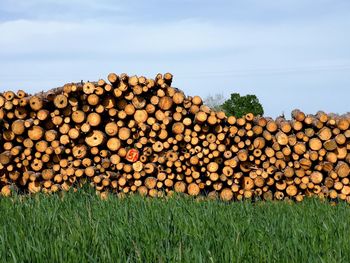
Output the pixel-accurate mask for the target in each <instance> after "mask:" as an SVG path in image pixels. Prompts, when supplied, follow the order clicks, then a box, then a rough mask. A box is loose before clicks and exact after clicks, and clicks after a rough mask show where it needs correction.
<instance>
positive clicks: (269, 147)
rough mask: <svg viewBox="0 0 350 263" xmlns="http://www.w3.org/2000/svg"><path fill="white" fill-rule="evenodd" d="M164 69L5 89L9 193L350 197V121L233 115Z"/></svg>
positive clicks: (2, 165) (0, 158)
mask: <svg viewBox="0 0 350 263" xmlns="http://www.w3.org/2000/svg"><path fill="white" fill-rule="evenodd" d="M172 78H173V76H172V75H171V74H170V73H166V74H164V75H162V74H158V75H157V76H156V77H155V78H154V79H147V78H146V77H143V76H140V77H138V76H128V75H126V74H121V75H117V74H114V73H111V74H109V75H108V78H107V79H108V80H106V81H105V80H99V81H97V82H86V83H71V84H66V85H65V86H63V87H61V88H57V89H54V90H51V91H48V92H45V93H39V94H35V95H32V96H30V95H28V94H26V93H25V92H24V91H22V90H20V91H18V92H17V93H15V92H12V91H7V92H4V93H2V94H1V95H0V122H1V130H0V138H1V143H0V189H1V195H3V196H9V195H11V193H12V192H13V191H17V192H19V193H37V192H45V193H52V192H57V191H68V190H69V189H77V188H78V187H81V186H82V185H84V184H91V185H92V186H93V187H95V189H96V191H97V193H98V194H99V195H101V197H106V196H107V195H108V193H117V194H118V195H125V194H128V193H138V194H141V195H145V196H146V195H147V196H151V197H160V196H163V195H172V194H173V193H175V192H177V193H184V194H188V195H191V196H198V195H207V196H208V197H210V198H221V199H222V200H225V201H230V200H242V199H256V198H258V199H263V200H272V199H273V200H282V199H291V200H296V201H302V200H303V198H304V197H305V196H318V197H320V198H328V199H332V200H336V199H341V200H346V201H347V202H350V177H349V171H350V169H349V162H350V154H349V152H348V151H349V150H350V140H349V138H350V128H349V126H350V120H349V118H346V117H339V116H334V115H327V114H325V113H324V112H321V111H320V112H318V113H317V114H316V115H306V114H304V113H303V112H301V111H299V110H295V111H293V112H292V119H291V120H286V119H285V118H282V117H279V118H277V119H275V120H273V119H271V118H265V117H258V116H253V114H247V115H245V116H244V117H242V118H236V117H233V116H230V117H226V116H225V114H224V113H223V112H220V111H219V112H216V111H213V110H211V109H210V108H209V107H207V106H205V105H203V101H202V99H201V98H200V97H198V96H193V97H192V96H185V95H184V93H183V92H182V91H180V90H178V89H176V88H174V87H172V86H171V83H172Z"/></svg>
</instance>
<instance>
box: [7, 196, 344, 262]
mask: <svg viewBox="0 0 350 263" xmlns="http://www.w3.org/2000/svg"><path fill="white" fill-rule="evenodd" d="M23 199H24V200H23ZM0 246H1V249H0V262H246V261H248V262H350V207H348V206H347V205H346V204H343V203H342V204H339V205H338V206H335V207H334V206H330V205H329V204H328V203H326V202H321V201H317V200H306V201H305V202H303V203H301V204H289V203H286V202H276V203H272V202H270V203H263V202H260V203H255V204H252V203H249V202H241V203H223V202H220V201H200V202H198V201H195V200H193V199H190V198H184V197H182V198H180V197H175V198H172V199H143V198H141V197H138V196H134V197H128V198H125V199H117V198H116V197H112V198H109V200H107V201H101V200H100V199H99V198H97V197H96V196H95V195H94V194H92V193H91V192H89V191H87V192H86V191H80V192H78V193H68V194H66V195H64V198H61V197H60V196H59V195H53V196H49V197H47V196H44V195H37V196H35V197H25V198H23V197H14V198H11V199H9V198H7V199H4V198H2V199H0Z"/></svg>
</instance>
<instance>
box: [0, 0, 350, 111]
mask: <svg viewBox="0 0 350 263" xmlns="http://www.w3.org/2000/svg"><path fill="white" fill-rule="evenodd" d="M349 32H350V1H348V0H279V1H276V0H238V1H235V0H216V1H212V0H163V1H162V0H148V1H141V0H140V1H135V0H127V1H115V0H114V1H113V0H61V1H59V0H0V91H5V90H18V89H24V90H26V91H27V92H29V93H35V92H38V91H42V90H49V89H51V88H54V87H58V86H62V85H63V84H65V83H68V82H73V81H81V80H84V81H88V80H90V81H93V80H98V79H101V78H104V79H106V77H107V75H108V73H110V72H115V73H118V74H119V73H124V72H125V73H128V74H129V75H135V74H136V75H144V76H147V77H154V76H155V75H156V74H157V73H158V72H161V73H165V72H171V73H173V75H174V81H173V86H175V87H177V88H180V89H182V90H183V91H184V92H185V93H186V94H187V95H200V96H202V97H203V98H206V97H207V96H210V95H215V94H221V95H223V96H224V97H227V98H228V97H229V95H230V94H231V93H234V92H238V93H240V94H242V95H245V94H256V95H257V97H258V98H259V100H260V102H261V103H262V105H263V107H264V109H265V115H267V116H272V117H276V116H278V115H280V114H282V113H283V114H285V115H286V116H287V117H288V116H289V115H290V112H291V111H292V110H293V109H295V108H298V109H301V110H303V111H304V112H306V113H310V114H314V113H316V112H317V111H318V110H323V111H325V112H334V113H340V114H341V113H345V112H348V111H350V107H349V97H350V34H349Z"/></svg>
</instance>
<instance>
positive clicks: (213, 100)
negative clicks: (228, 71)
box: [204, 94, 225, 111]
mask: <svg viewBox="0 0 350 263" xmlns="http://www.w3.org/2000/svg"><path fill="white" fill-rule="evenodd" d="M224 101H225V98H224V95H222V94H215V95H209V96H208V97H206V98H205V99H204V104H205V105H207V106H208V107H210V108H212V109H213V110H216V111H219V110H222V108H221V106H222V104H223V102H224Z"/></svg>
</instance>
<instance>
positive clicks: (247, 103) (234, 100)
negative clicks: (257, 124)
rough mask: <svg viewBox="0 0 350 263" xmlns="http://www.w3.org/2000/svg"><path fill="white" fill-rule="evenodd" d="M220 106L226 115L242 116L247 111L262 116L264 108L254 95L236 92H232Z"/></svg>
mask: <svg viewBox="0 0 350 263" xmlns="http://www.w3.org/2000/svg"><path fill="white" fill-rule="evenodd" d="M221 108H222V109H223V110H224V111H225V113H226V115H227V116H235V117H238V118H239V117H242V116H244V115H245V114H247V113H253V114H254V115H256V116H257V115H260V116H262V115H263V114H264V109H263V107H262V105H261V103H260V102H259V99H258V98H257V97H256V96H255V95H250V94H248V95H245V96H241V95H240V94H238V93H232V94H231V98H230V99H228V100H226V101H225V102H224V103H223V104H222V106H221Z"/></svg>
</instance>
